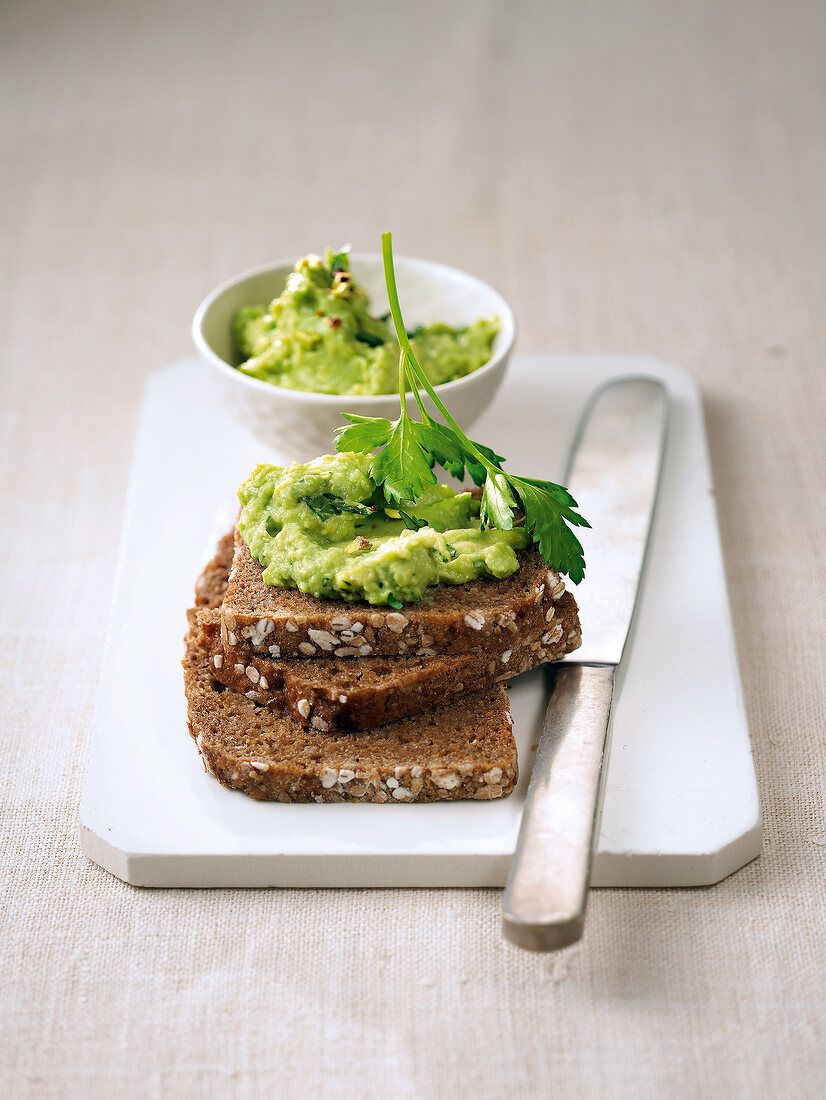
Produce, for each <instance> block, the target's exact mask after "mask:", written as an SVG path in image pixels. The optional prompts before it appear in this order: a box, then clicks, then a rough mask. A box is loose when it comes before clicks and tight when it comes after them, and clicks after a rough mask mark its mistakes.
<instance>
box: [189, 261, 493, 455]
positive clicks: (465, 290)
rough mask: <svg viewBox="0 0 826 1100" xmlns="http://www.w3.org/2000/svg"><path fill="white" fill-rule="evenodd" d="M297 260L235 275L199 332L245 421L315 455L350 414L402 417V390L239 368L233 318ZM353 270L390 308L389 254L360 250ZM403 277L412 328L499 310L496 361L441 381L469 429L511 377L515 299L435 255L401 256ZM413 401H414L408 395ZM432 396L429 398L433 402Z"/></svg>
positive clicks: (282, 451) (280, 449)
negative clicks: (372, 389)
mask: <svg viewBox="0 0 826 1100" xmlns="http://www.w3.org/2000/svg"><path fill="white" fill-rule="evenodd" d="M294 263H295V261H294V260H285V261H282V262H280V263H274V264H269V265H267V266H266V267H259V268H256V269H254V270H252V271H247V272H245V273H244V274H242V275H237V276H236V277H235V278H234V279H229V280H228V281H227V282H225V283H223V284H222V285H221V286H219V287H218V288H217V290H214V291H213V292H212V293H211V294H210V295H208V296H207V297H206V298H205V299H204V301H203V302H202V303H201V305H200V306H199V307H198V311H197V313H196V314H195V319H194V320H193V322H192V336H193V339H194V341H195V346H196V347H197V349H198V351H199V352H200V354H201V356H202V357H203V358H204V360H205V361H206V362H207V363H208V364H209V365H210V367H211V368H213V369H212V372H211V373H212V375H213V377H214V378H215V380H216V381H217V382H218V384H219V385H220V387H221V390H222V396H223V400H224V402H225V403H226V405H227V406H228V407H229V408H230V409H231V410H232V412H233V413H234V415H235V416H236V418H237V419H238V420H240V421H241V423H243V424H244V425H245V426H246V427H247V429H248V430H249V431H250V432H251V433H252V434H253V435H254V436H255V437H256V438H257V439H258V440H259V442H261V443H263V444H265V446H267V447H270V448H272V449H273V450H274V451H275V452H276V453H277V454H278V455H279V456H280V458H281V459H282V460H288V461H308V460H310V459H312V458H315V457H317V456H318V455H320V454H329V453H330V452H332V451H333V450H335V440H334V435H333V433H334V430H335V429H336V428H337V427H338V426H339V425H340V424H343V423H345V421H344V418H343V417H342V413H345V412H347V413H360V414H362V415H363V416H386V417H388V418H389V419H390V420H395V419H396V418H397V417H398V415H399V398H398V395H397V394H381V395H379V396H376V397H352V396H339V395H338V394H326V393H304V392H303V391H301V390H290V389H286V388H285V387H282V386H273V385H272V384H271V383H269V382H261V381H259V380H258V379H257V378H250V377H248V376H247V375H245V374H242V373H241V371H239V370H236V369H235V365H234V358H233V350H232V340H231V327H230V326H231V321H232V317H233V315H234V314H235V312H236V310H238V309H239V308H240V307H241V306H245V305H259V304H260V305H267V304H269V303H270V302H271V301H272V299H273V298H276V297H277V296H278V295H279V294H280V293H281V291H282V290H283V289H284V285H285V282H286V279H287V275H288V274H289V273H290V271H292V269H293V266H294ZM350 263H351V269H352V271H353V275H354V277H355V279H356V281H357V282H359V283H361V285H362V286H364V288H365V289H366V291H367V293H368V294H369V296H370V309H371V312H372V313H373V315H374V316H379V315H381V314H382V313H384V312H385V311H386V310H387V308H388V307H387V293H386V291H385V288H384V271H383V267H382V260H381V256H379V255H358V254H356V255H353V256H351V257H350ZM395 264H396V281H397V285H398V288H399V299H400V301H401V307H402V312H403V314H404V319H405V324H406V325H407V326H408V328H413V327H414V326H415V325H419V324H427V323H429V322H435V321H443V322H445V323H447V324H450V325H465V324H469V323H470V322H472V321H476V320H478V319H479V318H480V317H494V316H498V317H499V320H500V329H499V332H498V333H497V335H496V338H495V340H494V343H493V349H492V354H491V358H490V359H489V360H488V362H487V363H485V364H484V366H482V367H479V369H478V370H475V371H473V372H472V373H471V374H468V375H466V376H465V377H464V378H459V379H457V380H456V381H455V382H445V383H443V384H442V385H441V386H438V387H437V391H438V393H439V396H440V397H441V398H442V400H443V401H444V403H445V404H446V405H447V407H448V408H449V409H450V411H451V413H452V414H453V416H454V417H455V418H456V420H457V421H458V422H459V424H460V425H461V426H462V428H464V429H465V430H467V429H468V428H470V426H471V425H472V424H473V422H474V421H475V420H476V419H477V418H478V417H479V416H480V414H481V413H482V412H483V411H484V409H485V408H486V407H487V406H488V404H489V403H490V401H491V399H492V398H493V395H494V394H495V393H496V391H497V389H498V388H499V386H500V384H501V382H502V379H503V377H504V374H505V368H506V366H507V362H508V358H509V357H510V353H511V349H512V347H513V342H514V336H515V324H514V318H513V313H512V311H511V309H510V307H509V306H508V304H507V302H506V301H505V300H504V298H502V296H501V295H500V294H498V293H497V292H496V291H495V290H494V289H493V288H492V287H490V286H488V285H487V284H486V283H483V282H481V280H479V279H476V278H474V277H473V276H472V275H468V274H466V273H465V272H464V271H457V270H456V269H455V268H452V267H445V266H443V265H442V264H435V263H430V262H429V261H427V260H416V259H410V258H407V257H404V256H399V257H397V258H396V261H395ZM408 401H409V402H410V403H411V406H412V398H410V397H408ZM428 403H429V402H428Z"/></svg>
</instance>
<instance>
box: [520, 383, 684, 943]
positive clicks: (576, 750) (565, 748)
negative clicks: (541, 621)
mask: <svg viewBox="0 0 826 1100" xmlns="http://www.w3.org/2000/svg"><path fill="white" fill-rule="evenodd" d="M667 422H668V398H667V394H666V391H665V387H664V386H663V385H662V383H661V382H659V381H657V380H656V379H652V378H625V379H619V380H617V381H614V382H610V383H608V384H607V385H605V386H603V387H602V388H601V389H599V390H597V391H596V393H595V394H594V395H593V397H592V398H591V400H590V401H589V403H588V405H587V406H586V408H585V411H584V412H583V414H582V418H581V420H580V423H579V427H578V430H577V433H576V436H575V438H574V444H573V447H572V449H571V455H570V458H569V462H568V469H567V471H566V475H565V484H566V485H567V487H568V489H569V490H570V492H571V494H572V495H573V497H574V498H575V500H576V501H577V502H578V505H579V508H580V510H581V512H582V514H583V515H584V516H585V517H586V518H587V519H588V521H589V523H590V524H591V528H592V530H591V531H590V532H588V533H587V535H586V536H585V537H584V538H583V543H584V544H585V550H586V561H587V573H586V578H585V580H584V581H583V582H582V585H581V590H579V589H578V590H577V593H576V598H577V603H578V604H579V609H580V622H581V624H582V646H581V648H580V649H578V650H576V651H574V653H571V654H568V655H567V656H566V657H565V658H563V660H562V661H560V662H558V663H557V664H556V665H554V666H552V676H553V680H554V682H553V687H552V694H551V698H550V702H549V704H548V710H547V713H546V715H545V721H544V724H543V729H542V735H541V737H540V740H539V745H538V747H537V752H536V759H535V761H534V767H533V772H532V775H531V781H530V785H529V787H528V794H527V798H526V800H525V808H524V811H523V813H522V823H521V826H520V830H519V838H518V840H517V844H516V851H515V853H514V857H513V862H512V864H511V869H510V875H509V877H508V882H507V885H506V887H505V893H504V898H503V916H502V930H503V933H504V935H505V938H506V939H508V940H510V941H511V943H514V944H516V945H517V946H519V947H524V948H526V949H528V950H531V951H554V950H557V949H559V948H561V947H567V946H569V945H570V944H572V943H575V942H576V941H577V940H578V939H579V938H580V937H581V936H582V932H583V929H584V925H585V905H586V901H587V895H588V881H589V878H590V871H591V861H592V857H593V848H594V844H595V838H596V835H597V824H598V819H599V812H600V807H601V801H602V797H601V796H602V782H601V777H602V770H603V769H602V764H603V760H604V759H605V757H606V755H607V750H608V745H609V731H610V725H611V705H612V701H613V693H614V677H615V673H616V669H617V666H618V665H619V663H620V661H621V660H622V658H623V654H624V652H625V649H626V641H627V638H628V633H629V630H630V627H631V623H632V621H633V617H634V607H635V605H636V602H637V594H638V592H639V588H640V581H641V577H642V571H643V565H644V562H645V554H646V548H647V545H648V536H649V531H650V527H651V519H652V516H653V512H654V505H655V502H656V499H657V491H658V488H659V483H660V471H661V468H662V458H663V451H664V446H665V438H666V431H667Z"/></svg>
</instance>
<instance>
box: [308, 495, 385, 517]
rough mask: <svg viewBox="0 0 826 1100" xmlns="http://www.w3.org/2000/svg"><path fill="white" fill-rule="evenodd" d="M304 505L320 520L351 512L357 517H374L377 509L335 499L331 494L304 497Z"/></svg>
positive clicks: (367, 505)
mask: <svg viewBox="0 0 826 1100" xmlns="http://www.w3.org/2000/svg"><path fill="white" fill-rule="evenodd" d="M301 499H302V501H303V502H304V504H306V505H307V507H308V508H309V509H310V511H311V512H312V513H313V514H314V515H316V516H318V518H319V519H330V518H331V517H332V516H340V515H341V514H342V512H351V513H352V514H353V515H355V516H372V514H373V513H374V512H375V510H376V509H375V508H373V507H371V506H370V505H369V504H351V503H350V502H349V501H347V500H342V499H341V497H334V496H332V495H331V494H330V493H322V494H321V495H320V496H314V497H302V498H301Z"/></svg>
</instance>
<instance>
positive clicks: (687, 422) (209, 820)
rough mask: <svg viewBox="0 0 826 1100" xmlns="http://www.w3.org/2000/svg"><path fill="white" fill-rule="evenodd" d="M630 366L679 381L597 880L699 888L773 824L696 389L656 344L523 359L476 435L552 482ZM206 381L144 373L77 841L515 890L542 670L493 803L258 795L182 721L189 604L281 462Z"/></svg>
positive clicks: (315, 874) (227, 868) (520, 695)
mask: <svg viewBox="0 0 826 1100" xmlns="http://www.w3.org/2000/svg"><path fill="white" fill-rule="evenodd" d="M628 374H644V375H648V376H651V377H655V378H660V379H662V380H663V381H664V382H665V383H666V385H667V387H668V390H669V393H670V397H671V421H670V428H669V437H668V443H667V448H666V458H665V467H664V471H663V484H662V492H661V498H660V502H659V505H658V509H657V514H656V518H655V523H654V531H653V542H652V545H651V548H650V555H649V559H648V565H647V572H646V576H645V580H644V587H643V592H642V596H641V600H640V604H639V608H638V616H637V619H636V623H635V630H634V634H633V636H632V638H631V640H630V642H629V647H628V649H627V651H626V652H627V660H626V663H625V665H624V668H623V670H622V671H621V674H620V678H619V688H618V694H617V697H616V703H615V711H614V731H613V747H612V750H611V754H610V758H609V763H608V774H607V781H606V794H605V803H604V810H603V815H602V823H601V832H600V838H599V845H598V850H597V854H596V857H595V860H594V867H593V876H592V884H593V885H595V886H694V885H702V884H707V883H711V882H716V881H717V880H719V879H721V878H723V877H725V876H726V875H728V874H730V873H731V872H732V871H735V870H737V868H739V867H741V866H742V865H743V864H744V863H747V862H748V861H749V860H751V859H753V858H754V857H755V856H756V855H758V854H759V852H760V846H761V836H762V828H761V815H760V804H759V799H758V793H757V785H756V781H755V775H754V768H753V764H752V757H751V750H750V744H749V735H748V729H747V725H746V717H745V712H744V708H743V701H742V696H741V690H740V680H739V673H738V668H737V658H736V653H735V649H734V639H733V636H732V628H731V619H730V615H729V606H728V597H727V594H726V585H725V576H724V572H723V563H722V558H721V553H720V543H719V536H718V530H717V520H716V515H715V510H714V497H713V489H712V483H711V472H710V467H709V461H708V454H707V449H706V440H705V429H704V423H703V411H702V403H701V399H700V395H699V392H698V390H697V387H696V385H695V383H694V382H693V380H692V379H691V378H690V376H689V375H688V374H686V373H685V371H682V370H680V369H679V368H677V367H673V366H670V365H668V364H665V363H662V362H660V361H658V360H654V359H649V358H645V357H637V356H587V357H586V356H530V357H517V358H516V359H515V361H514V363H513V365H512V367H511V370H510V372H509V374H508V377H507V379H506V382H505V384H504V386H503V389H502V391H501V392H500V396H499V398H498V400H497V402H496V405H495V408H493V409H491V410H490V411H489V412H488V413H487V414H486V415H485V417H484V418H483V420H482V421H480V422H479V423H478V424H476V425H474V428H473V436H474V438H476V439H483V440H484V441H485V442H486V443H489V444H490V445H492V446H494V447H495V448H496V449H497V450H498V451H499V452H500V453H501V454H505V455H507V457H508V468H509V469H512V470H514V471H516V472H519V473H529V474H532V475H535V476H536V475H538V476H543V477H549V478H555V479H559V478H560V477H561V474H562V470H563V468H564V464H565V458H566V455H567V452H568V448H569V446H570V442H571V439H572V436H573V431H574V428H575V426H576V423H577V419H578V417H579V414H580V412H581V409H582V407H583V405H584V402H585V400H586V398H587V397H588V395H589V394H590V393H591V392H592V390H593V389H594V388H595V387H596V386H598V385H600V384H601V383H603V382H605V381H606V380H608V379H610V378H615V377H620V376H622V375H628ZM206 376H207V371H206V369H205V368H204V367H203V366H202V365H201V363H200V362H199V361H198V360H197V359H193V360H187V361H185V362H182V363H179V364H177V365H175V366H172V367H169V368H167V369H165V370H163V371H161V372H159V373H158V374H156V375H154V376H153V377H152V379H151V380H150V381H149V383H148V385H147V389H146V395H145V400H144V404H143V409H142V414H141V419H140V425H139V429H138V438H137V443H136V447H135V455H134V460H133V465H132V475H131V482H130V486H129V492H128V498H127V503H126V510H125V519H124V529H123V537H122V543H121V551H120V561H119V568H118V578H117V583H116V588H115V595H114V603H113V608H112V618H111V625H110V632H109V635H108V637H107V642H106V651H105V657H104V663H103V672H102V678H101V683H100V691H99V695H98V703H97V710H96V716H95V723H94V730H93V736H92V747H91V756H90V763H89V773H88V777H87V781H86V787H85V792H84V798H83V804H82V807H81V819H80V833H81V844H82V847H83V851H84V852H85V853H86V855H88V856H89V858H90V859H93V860H95V861H96V862H97V863H99V864H100V865H101V866H102V867H105V868H106V869H107V870H109V871H111V872H112V873H113V874H115V875H117V876H118V877H119V878H122V879H124V880H125V881H127V882H131V883H134V884H136V885H142V886H308V887H309V886H312V887H317V886H502V885H504V883H505V879H506V877H507V872H508V866H509V863H510V858H511V855H512V854H513V850H514V846H515V842H516V836H517V833H518V829H519V820H520V815H521V811H522V806H523V803H524V798H525V792H526V789H527V784H528V779H529V777H530V770H531V763H532V757H533V751H532V746H534V745H535V744H536V742H537V741H538V739H539V730H540V727H541V720H542V715H543V712H544V705H545V694H546V680H545V676H544V674H543V672H542V671H541V670H538V671H537V672H534V673H530V674H528V675H526V676H523V677H521V678H520V679H519V680H518V681H516V682H514V684H513V685H512V686H511V689H510V693H511V702H512V711H513V716H514V722H515V732H516V738H517V745H518V750H519V763H520V769H521V776H520V780H519V785H518V788H517V790H516V791H515V792H514V794H512V795H511V796H510V797H509V798H505V799H502V800H500V801H496V802H473V801H468V802H444V803H431V804H425V805H403V804H396V803H388V804H386V805H361V804H355V805H348V804H322V805H316V804H311V805H284V804H281V803H262V802H255V801H253V800H251V799H249V798H247V797H246V796H245V795H243V794H240V793H238V792H234V791H229V790H226V789H224V788H223V787H221V786H220V785H219V784H218V783H217V782H216V780H214V779H213V778H212V777H211V776H209V775H207V774H205V773H204V771H203V768H202V766H201V762H200V759H199V757H198V753H197V751H196V749H195V746H194V744H193V743H192V741H191V739H190V737H189V735H188V733H187V728H186V717H185V704H184V697H183V690H182V679H181V668H180V659H181V655H182V636H183V633H184V628H185V616H184V611H185V609H186V607H187V606H189V605H190V601H191V593H192V586H193V582H194V579H195V577H196V575H197V573H198V572H199V570H200V568H201V566H202V565H203V564H204V563H205V562H206V561H207V560H208V558H209V557H210V556H211V554H212V552H213V549H214V545H215V542H216V540H217V538H218V536H219V535H220V534H222V533H223V532H224V531H226V530H228V529H229V527H230V525H231V522H232V518H233V516H234V513H235V488H236V486H237V485H238V484H239V483H240V482H241V481H242V480H243V478H244V477H245V476H246V474H247V473H248V471H249V470H250V468H251V467H252V466H253V465H254V464H255V463H256V462H259V461H266V460H271V459H272V458H273V456H272V455H271V454H268V453H266V452H265V451H264V449H263V448H262V447H261V446H260V445H259V444H257V443H256V442H255V441H254V440H253V439H252V438H251V437H249V436H248V435H247V433H246V432H245V431H244V430H243V429H242V428H240V427H239V426H237V425H236V423H235V422H234V421H233V420H231V419H230V417H229V415H228V413H227V412H226V411H225V410H224V409H223V408H222V407H221V405H220V404H219V402H218V401H217V399H216V396H215V394H214V392H213V390H212V389H211V388H210V386H209V384H208V382H207V377H206ZM586 550H587V544H586ZM586 583H587V582H586ZM587 628H588V624H587V622H585V623H583V630H584V631H587Z"/></svg>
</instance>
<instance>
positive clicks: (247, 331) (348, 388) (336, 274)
mask: <svg viewBox="0 0 826 1100" xmlns="http://www.w3.org/2000/svg"><path fill="white" fill-rule="evenodd" d="M369 304H370V303H369V301H368V298H367V295H366V293H365V292H364V290H363V288H362V287H360V286H359V285H358V284H357V283H355V282H354V281H353V277H352V275H351V273H350V270H349V261H348V256H347V252H346V251H344V252H336V253H333V252H331V251H330V250H329V249H328V250H327V252H326V253H325V255H324V257H323V258H322V257H319V256H305V257H304V259H303V260H300V261H299V262H298V263H297V264H296V266H295V270H294V271H293V272H292V273H291V274H290V276H289V278H288V279H287V285H286V287H285V289H284V291H283V293H282V294H281V295H280V297H278V298H276V299H275V301H273V302H270V304H269V305H268V306H260V305H250V306H245V307H244V308H242V309H240V310H239V311H238V313H237V314H236V315H235V318H234V320H233V341H234V344H235V350H236V354H237V356H238V358H239V359H240V360H241V362H240V364H239V366H238V369H239V370H240V371H243V372H244V374H248V375H250V376H251V377H253V378H259V379H261V380H262V381H263V382H271V383H273V384H274V385H276V386H286V387H288V388H289V389H294V390H309V391H311V392H314V393H336V394H360V395H366V394H378V393H395V392H396V390H397V386H398V375H399V344H398V341H397V340H396V336H395V333H394V332H393V328H392V325H391V324H390V322H389V321H388V319H387V318H386V317H382V318H376V317H372V316H371V315H370V313H369V311H368V307H369ZM498 331H499V321H498V319H497V318H491V319H489V320H479V321H475V322H474V323H473V324H471V325H467V326H464V327H461V328H452V327H451V326H449V325H445V324H428V325H421V326H419V327H418V328H416V329H414V330H413V331H412V332H410V333H408V335H409V336H410V339H411V343H412V345H413V350H414V352H415V353H416V357H417V358H418V360H419V363H420V364H421V366H422V367H423V369H424V372H425V374H426V375H427V377H428V379H429V380H430V381H431V382H432V383H433V385H439V384H440V383H442V382H451V381H453V380H454V379H456V378H462V377H463V376H464V375H466V374H470V373H471V372H472V371H475V370H476V369H477V368H478V367H481V366H482V365H483V364H484V363H486V362H487V361H488V359H490V353H491V347H492V345H493V340H494V337H495V336H496V333H497V332H498Z"/></svg>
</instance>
